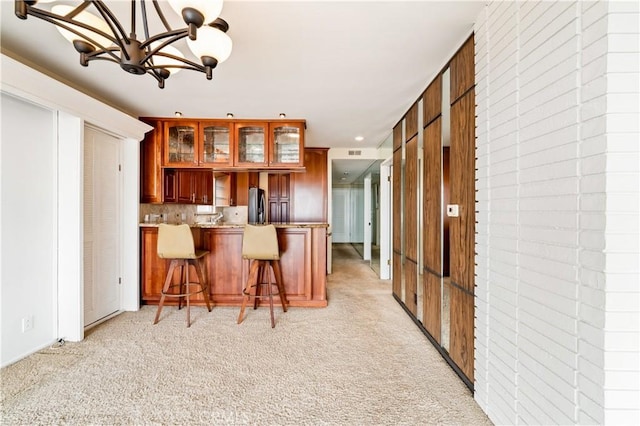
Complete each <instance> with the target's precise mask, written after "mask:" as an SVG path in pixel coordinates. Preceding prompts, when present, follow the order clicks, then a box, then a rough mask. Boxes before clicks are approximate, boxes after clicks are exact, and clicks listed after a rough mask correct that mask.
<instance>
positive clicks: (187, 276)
mask: <svg viewBox="0 0 640 426" xmlns="http://www.w3.org/2000/svg"><path fill="white" fill-rule="evenodd" d="M184 265H185V266H186V269H187V272H186V277H185V281H184V285H185V289H186V292H185V293H182V294H186V296H185V298H186V299H187V328H188V327H191V303H190V299H191V296H190V294H191V285H192V284H191V282H190V281H189V269H190V268H189V263H188V262H187V261H184Z"/></svg>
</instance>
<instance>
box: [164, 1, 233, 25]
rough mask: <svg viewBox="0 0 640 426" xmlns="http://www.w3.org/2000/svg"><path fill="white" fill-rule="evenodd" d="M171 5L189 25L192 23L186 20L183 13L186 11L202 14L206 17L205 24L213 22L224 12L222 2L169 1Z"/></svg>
mask: <svg viewBox="0 0 640 426" xmlns="http://www.w3.org/2000/svg"><path fill="white" fill-rule="evenodd" d="M169 5H170V6H171V8H172V9H173V10H174V11H175V12H176V13H177V14H178V15H180V16H182V17H183V19H185V22H186V23H187V24H191V23H192V22H188V20H187V19H186V18H185V15H184V13H183V11H184V10H185V9H194V10H197V11H198V12H200V13H201V14H202V16H203V17H204V22H203V24H208V23H210V22H213V21H214V20H215V19H216V18H217V17H218V16H220V12H222V0H169ZM201 25H202V24H201ZM198 26H199V25H198Z"/></svg>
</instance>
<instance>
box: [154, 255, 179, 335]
mask: <svg viewBox="0 0 640 426" xmlns="http://www.w3.org/2000/svg"><path fill="white" fill-rule="evenodd" d="M177 263H178V261H177V260H172V261H171V264H170V265H169V272H167V278H165V280H164V286H163V287H162V295H161V296H160V303H159V304H158V310H157V311H156V319H155V320H153V323H154V324H157V323H158V320H159V319H160V312H162V307H163V306H164V297H165V294H166V293H167V291H169V286H170V285H171V279H172V278H173V271H174V269H176V265H177Z"/></svg>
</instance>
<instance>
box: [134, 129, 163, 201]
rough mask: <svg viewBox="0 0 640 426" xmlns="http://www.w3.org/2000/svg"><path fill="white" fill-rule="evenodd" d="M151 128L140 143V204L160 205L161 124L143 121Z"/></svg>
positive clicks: (161, 183) (161, 176)
mask: <svg viewBox="0 0 640 426" xmlns="http://www.w3.org/2000/svg"><path fill="white" fill-rule="evenodd" d="M142 121H144V122H145V123H147V124H149V125H151V126H153V130H151V131H149V132H147V134H146V135H145V136H144V139H143V140H142V142H140V202H141V203H162V198H163V193H162V186H163V182H162V179H163V175H162V123H161V122H159V121H158V120H154V119H143V120H142Z"/></svg>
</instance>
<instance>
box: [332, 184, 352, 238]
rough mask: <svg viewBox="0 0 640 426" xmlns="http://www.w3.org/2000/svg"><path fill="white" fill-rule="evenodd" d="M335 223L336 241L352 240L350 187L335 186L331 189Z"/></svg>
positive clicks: (333, 227) (334, 233)
mask: <svg viewBox="0 0 640 426" xmlns="http://www.w3.org/2000/svg"><path fill="white" fill-rule="evenodd" d="M331 196H332V197H333V198H332V201H333V202H332V207H333V208H332V210H333V215H332V217H333V223H332V225H331V227H332V230H331V233H332V240H333V242H334V243H348V242H350V237H349V234H350V224H349V223H350V220H349V188H333V190H332V191H331Z"/></svg>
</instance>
